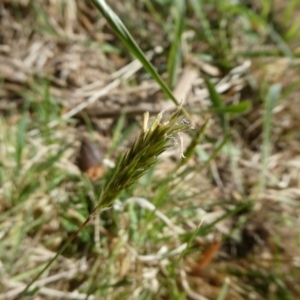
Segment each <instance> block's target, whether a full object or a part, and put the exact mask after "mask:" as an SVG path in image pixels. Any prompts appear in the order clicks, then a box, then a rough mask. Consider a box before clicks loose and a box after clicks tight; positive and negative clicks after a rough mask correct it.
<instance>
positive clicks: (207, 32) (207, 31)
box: [190, 0, 217, 48]
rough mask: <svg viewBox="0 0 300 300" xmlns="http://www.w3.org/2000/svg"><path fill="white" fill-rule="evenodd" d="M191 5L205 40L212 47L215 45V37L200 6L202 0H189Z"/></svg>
mask: <svg viewBox="0 0 300 300" xmlns="http://www.w3.org/2000/svg"><path fill="white" fill-rule="evenodd" d="M190 2H191V5H192V7H193V9H194V12H195V14H196V16H197V18H198V19H199V21H200V24H201V27H202V28H203V33H204V36H205V38H206V41H207V42H208V44H209V45H210V46H211V47H212V48H214V47H215V46H216V44H217V43H216V39H215V37H214V34H213V32H212V30H211V28H210V23H209V21H208V19H207V18H206V16H205V13H204V12H203V6H202V2H203V1H202V0H190Z"/></svg>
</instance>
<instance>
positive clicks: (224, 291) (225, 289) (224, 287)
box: [217, 277, 230, 300]
mask: <svg viewBox="0 0 300 300" xmlns="http://www.w3.org/2000/svg"><path fill="white" fill-rule="evenodd" d="M229 284H230V279H229V278H228V277H226V278H225V280H224V283H223V285H222V289H221V291H220V294H219V296H218V298H217V300H225V299H226V296H227V293H228V289H229Z"/></svg>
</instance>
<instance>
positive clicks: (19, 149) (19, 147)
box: [15, 111, 27, 174]
mask: <svg viewBox="0 0 300 300" xmlns="http://www.w3.org/2000/svg"><path fill="white" fill-rule="evenodd" d="M26 132H27V113H26V112H25V111H24V112H23V114H22V118H21V119H20V121H19V123H18V133H17V140H16V148H15V156H16V169H15V173H16V174H18V173H19V172H20V170H21V167H22V153H23V149H24V146H25V139H26Z"/></svg>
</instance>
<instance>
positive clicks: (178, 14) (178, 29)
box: [167, 0, 186, 88]
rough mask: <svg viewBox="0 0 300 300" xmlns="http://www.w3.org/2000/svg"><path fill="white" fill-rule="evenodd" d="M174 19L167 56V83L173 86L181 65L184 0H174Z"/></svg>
mask: <svg viewBox="0 0 300 300" xmlns="http://www.w3.org/2000/svg"><path fill="white" fill-rule="evenodd" d="M173 8H174V12H175V13H174V14H175V16H174V19H175V30H174V32H173V37H172V39H173V41H172V45H171V49H170V53H169V57H168V68H167V70H168V84H169V87H171V88H173V87H174V85H175V83H176V79H177V76H178V70H179V68H180V66H181V60H182V59H181V36H182V33H183V30H184V24H185V11H186V9H185V0H176V1H174V6H173Z"/></svg>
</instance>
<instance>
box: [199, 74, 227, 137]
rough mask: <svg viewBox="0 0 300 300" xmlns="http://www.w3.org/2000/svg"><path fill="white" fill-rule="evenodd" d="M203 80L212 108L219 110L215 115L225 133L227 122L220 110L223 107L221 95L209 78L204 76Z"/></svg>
mask: <svg viewBox="0 0 300 300" xmlns="http://www.w3.org/2000/svg"><path fill="white" fill-rule="evenodd" d="M204 80H205V84H206V86H207V89H208V92H209V96H210V100H211V102H212V105H213V108H214V109H215V110H220V111H221V112H218V113H217V115H218V117H219V119H220V122H221V125H222V128H223V131H224V133H225V134H226V133H227V132H228V124H227V120H226V117H225V115H224V113H223V112H222V110H223V109H224V104H223V100H222V98H221V96H220V95H219V94H218V92H217V91H216V89H215V87H214V85H213V84H212V83H211V81H210V80H209V78H208V77H205V78H204Z"/></svg>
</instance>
